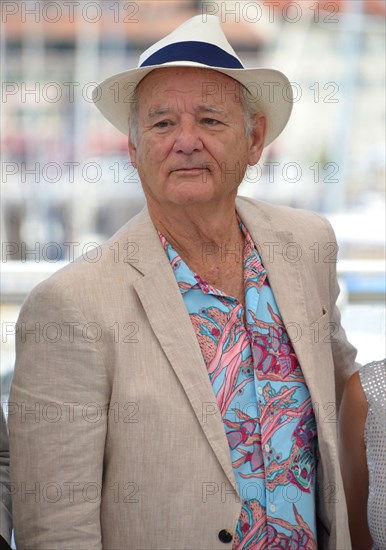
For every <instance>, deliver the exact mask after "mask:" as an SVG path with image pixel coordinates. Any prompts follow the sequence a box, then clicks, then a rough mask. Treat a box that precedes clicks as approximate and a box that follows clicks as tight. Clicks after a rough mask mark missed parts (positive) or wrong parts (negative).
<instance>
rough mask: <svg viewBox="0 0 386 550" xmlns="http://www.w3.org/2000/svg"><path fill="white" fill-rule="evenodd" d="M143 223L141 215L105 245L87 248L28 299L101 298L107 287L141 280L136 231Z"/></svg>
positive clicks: (43, 283) (41, 284) (45, 281)
mask: <svg viewBox="0 0 386 550" xmlns="http://www.w3.org/2000/svg"><path fill="white" fill-rule="evenodd" d="M140 223H141V220H140V217H139V214H138V215H137V216H134V217H133V218H131V219H130V220H129V221H128V222H127V223H126V224H125V225H123V226H122V227H121V228H120V229H118V231H117V232H116V233H115V234H114V235H112V236H111V237H110V238H109V239H108V240H106V241H105V242H104V243H102V244H100V245H99V244H97V243H94V244H95V246H91V245H89V246H86V247H85V248H84V250H85V251H84V252H83V254H82V255H81V256H79V257H77V258H75V259H74V260H72V261H69V263H67V264H66V265H65V266H63V267H61V268H60V269H58V270H57V271H56V272H55V273H53V274H52V275H51V276H50V277H48V278H47V279H45V280H44V281H42V282H41V283H40V284H38V285H37V286H36V287H35V288H34V289H33V290H32V292H31V293H30V295H29V297H28V298H29V299H31V298H32V299H33V298H37V297H39V296H42V295H45V296H46V297H49V296H52V295H55V296H56V295H58V294H61V293H62V294H64V295H67V296H72V297H73V298H74V299H76V298H79V297H80V296H81V295H82V294H85V293H86V294H87V295H90V294H91V293H92V292H95V294H96V295H97V294H98V292H100V291H101V290H102V289H103V287H104V286H106V285H114V284H119V282H122V281H123V280H125V281H130V280H135V279H137V278H140V277H141V275H140V273H139V271H138V270H137V269H136V265H137V262H138V259H137V257H136V255H137V252H138V243H137V242H136V240H135V229H136V228H137V227H138V225H139V224H140Z"/></svg>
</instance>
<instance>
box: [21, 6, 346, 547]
mask: <svg viewBox="0 0 386 550" xmlns="http://www.w3.org/2000/svg"><path fill="white" fill-rule="evenodd" d="M115 84H117V85H116V86H115ZM267 84H269V85H270V86H268V85H267ZM264 85H266V86H264ZM134 89H135V93H134V96H132V95H130V101H131V107H132V108H131V110H130V117H129V121H128V116H129V112H128V111H129V109H128V108H129V106H130V101H128V95H127V94H128V90H130V91H132V90H134ZM117 90H118V91H120V92H121V93H120V94H118V95H117V94H116V91H117ZM267 90H268V91H267ZM269 90H271V92H272V90H273V91H274V94H273V96H272V94H270V93H269ZM289 90H290V87H289V86H288V80H287V79H286V77H284V75H282V74H281V73H278V72H277V71H269V70H263V69H249V70H246V69H243V67H242V65H241V62H240V60H239V59H238V58H237V56H236V54H235V53H234V51H233V49H232V48H231V46H230V45H229V44H228V42H227V41H226V39H225V36H224V35H223V33H222V30H221V28H220V25H219V22H218V20H217V18H215V17H209V18H208V19H207V21H206V22H203V21H202V20H201V18H200V16H198V17H194V18H193V19H191V20H189V21H188V22H186V23H185V24H184V25H182V26H181V27H179V28H178V29H176V30H175V31H174V32H173V33H171V34H170V35H168V36H167V37H166V38H164V39H163V40H161V41H159V42H157V44H155V45H154V46H152V47H151V48H149V50H147V51H146V52H145V53H144V54H143V55H142V57H141V60H140V66H139V68H137V69H134V70H131V71H127V72H126V73H122V74H120V75H115V76H114V77H112V78H110V79H108V80H107V81H105V82H104V83H102V84H101V85H100V86H99V87H98V88H97V89H96V92H95V103H96V105H97V106H98V107H99V109H100V110H101V111H102V113H103V114H104V115H105V116H106V117H107V118H108V119H109V120H110V121H111V122H112V123H113V124H115V126H116V127H117V128H119V129H120V130H122V131H124V132H126V133H128V134H129V152H130V157H131V160H132V162H133V164H134V165H135V166H136V167H137V169H138V173H139V176H140V179H141V182H142V185H143V189H144V192H145V195H146V199H147V207H146V208H145V209H144V210H142V212H141V213H140V214H138V215H137V216H136V217H135V218H133V219H132V220H130V221H129V222H128V223H127V224H126V225H125V226H124V227H123V228H122V229H121V230H120V231H119V232H118V233H117V234H115V235H114V236H113V237H112V238H111V239H110V240H109V241H108V242H107V243H106V244H105V245H103V246H102V247H101V249H100V250H99V251H98V254H97V258H98V261H95V262H90V261H87V258H80V259H78V260H77V261H75V262H74V263H73V264H72V265H70V266H68V267H66V268H65V269H63V270H61V271H60V272H58V273H57V274H55V275H54V276H53V277H51V278H50V279H49V280H48V281H46V282H45V283H43V284H42V285H40V286H38V287H37V288H36V289H35V290H34V291H33V293H32V294H31V296H30V297H29V299H28V300H27V302H26V303H25V304H24V306H23V309H22V312H21V316H20V319H19V322H18V329H19V330H18V344H17V361H16V369H15V376H14V381H13V386H12V391H11V407H12V411H13V414H11V415H10V435H11V476H12V480H13V482H14V484H15V490H14V500H13V505H14V514H15V519H14V521H15V534H16V541H17V544H18V548H19V549H21V550H23V549H27V548H28V549H29V550H32V549H39V550H44V549H47V550H48V549H53V548H55V549H66V550H69V549H77V550H80V549H85V550H86V549H87V550H91V549H93V550H94V549H100V548H104V549H105V550H107V549H132V550H134V549H135V550H138V549H142V550H145V549H146V550H149V549H164V550H166V549H168V550H170V549H175V550H177V549H186V550H193V549H194V550H196V549H206V550H214V549H221V548H226V547H227V545H228V547H232V548H234V549H237V550H241V549H252V548H253V549H261V550H262V549H266V548H289V547H291V548H307V549H315V548H317V547H318V548H326V549H330V550H333V549H334V550H335V549H345V550H346V549H349V548H350V539H349V535H348V528H347V521H346V508H345V500H344V493H343V488H342V482H341V474H340V470H339V465H338V459H337V452H336V425H335V420H336V410H335V405H336V402H337V400H338V401H339V399H340V395H341V391H342V387H343V384H344V382H345V380H346V379H347V377H348V376H349V375H350V374H351V373H352V372H353V371H354V370H355V363H354V357H355V350H354V349H353V348H352V346H351V345H350V344H349V343H348V342H347V340H346V338H345V334H344V331H343V329H342V328H341V326H340V321H339V313H338V311H337V309H336V306H335V302H336V298H337V295H338V286H337V281H336V275H335V264H334V263H333V262H331V261H330V262H329V261H327V260H328V258H320V260H319V261H317V260H316V258H315V255H314V252H315V245H316V244H317V245H318V246H319V247H320V250H326V245H327V243H328V246H331V247H332V248H333V249H334V246H335V239H334V236H333V233H332V230H331V228H330V226H329V224H328V223H327V222H326V221H325V220H324V219H322V218H320V217H319V216H317V215H316V214H313V213H309V212H304V211H295V210H293V209H289V208H284V207H273V206H270V205H268V204H264V203H261V202H257V201H254V200H251V199H246V198H241V197H240V198H237V199H236V195H237V189H238V187H239V185H240V182H241V180H242V178H243V175H244V173H245V170H246V168H247V166H248V165H253V164H256V163H257V162H258V160H259V158H260V155H261V153H262V149H263V147H264V146H266V145H267V144H268V143H270V142H271V141H272V140H273V139H274V138H275V137H276V136H277V135H278V134H279V133H280V132H281V130H282V129H283V128H284V126H285V124H286V122H287V120H288V117H289V115H290V112H291V102H290V101H288V98H290V97H291V96H290V92H289ZM256 91H259V93H256ZM260 91H261V93H260ZM284 92H285V93H284ZM299 251H300V253H299ZM329 251H330V249H329ZM323 260H326V261H323ZM31 327H32V328H33V327H35V329H36V332H35V334H32V335H31V333H30V329H31ZM16 489H17V490H16ZM31 491H34V492H33V493H32V492H31Z"/></svg>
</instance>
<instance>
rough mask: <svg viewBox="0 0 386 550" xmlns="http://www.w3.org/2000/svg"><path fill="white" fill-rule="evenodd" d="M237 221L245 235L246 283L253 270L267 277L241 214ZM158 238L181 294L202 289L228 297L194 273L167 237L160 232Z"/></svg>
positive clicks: (206, 292)
mask: <svg viewBox="0 0 386 550" xmlns="http://www.w3.org/2000/svg"><path fill="white" fill-rule="evenodd" d="M236 215H237V220H238V222H239V225H240V229H241V231H242V232H243V235H244V238H245V240H244V282H245V279H246V278H247V277H248V278H249V277H250V271H251V270H252V271H253V272H254V273H255V274H256V275H258V276H262V275H265V269H264V267H263V265H262V263H261V260H260V256H259V254H258V252H257V249H256V246H255V243H254V242H253V240H252V237H251V235H250V234H249V231H248V229H247V228H246V226H245V225H244V223H243V221H242V220H241V218H240V216H239V214H238V213H237V212H236ZM157 232H158V236H159V238H160V240H161V243H162V246H163V248H164V250H165V252H166V254H167V256H168V259H169V262H170V265H171V267H172V269H173V271H174V275H175V278H176V280H177V283H178V286H179V288H180V291H181V294H182V295H184V294H185V293H186V292H188V291H189V290H191V289H194V288H196V289H198V288H200V289H201V290H202V292H203V293H204V294H214V295H216V296H226V294H224V293H223V292H222V291H221V290H219V289H218V288H215V287H213V286H211V285H210V284H208V283H207V282H206V281H204V279H202V278H201V277H200V275H198V274H197V273H194V272H193V271H192V270H191V269H190V268H189V266H188V265H187V264H186V263H185V262H184V260H183V259H182V258H181V256H180V255H179V254H178V252H176V250H175V249H174V248H173V247H172V245H171V244H170V243H169V241H168V240H167V239H166V237H165V236H164V235H163V234H162V233H161V232H160V231H158V229H157Z"/></svg>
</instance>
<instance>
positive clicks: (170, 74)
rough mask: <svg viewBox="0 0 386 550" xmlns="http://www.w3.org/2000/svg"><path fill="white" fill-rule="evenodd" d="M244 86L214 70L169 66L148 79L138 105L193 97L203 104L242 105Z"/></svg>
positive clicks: (138, 94)
mask: <svg viewBox="0 0 386 550" xmlns="http://www.w3.org/2000/svg"><path fill="white" fill-rule="evenodd" d="M242 93H243V86H242V85H241V84H240V83H239V82H237V81H236V80H234V79H233V78H230V77H229V76H227V75H225V74H223V73H221V72H219V71H214V70H212V69H201V68H197V67H165V68H162V69H155V70H154V71H152V72H151V73H149V74H148V75H146V76H145V78H144V79H143V80H141V82H140V83H139V84H138V86H137V88H136V99H137V102H138V105H139V106H141V105H144V106H145V105H146V106H148V105H149V103H152V102H157V103H162V101H166V102H167V101H169V100H172V99H173V98H175V97H176V96H178V97H180V98H181V97H185V98H187V99H188V98H189V100H190V101H192V102H196V103H199V104H214V105H223V106H224V107H226V106H227V105H228V106H231V105H234V104H240V101H241V96H242Z"/></svg>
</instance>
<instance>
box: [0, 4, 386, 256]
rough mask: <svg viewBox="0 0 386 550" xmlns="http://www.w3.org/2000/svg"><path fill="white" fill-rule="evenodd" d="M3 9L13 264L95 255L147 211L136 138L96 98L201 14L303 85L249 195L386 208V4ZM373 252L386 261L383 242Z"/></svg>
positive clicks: (8, 231)
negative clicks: (133, 145)
mask: <svg viewBox="0 0 386 550" xmlns="http://www.w3.org/2000/svg"><path fill="white" fill-rule="evenodd" d="M1 7H2V22H3V24H2V38H1V39H2V46H3V47H2V51H3V58H2V66H3V85H2V111H3V116H2V132H1V149H2V152H3V168H2V199H3V204H2V214H3V216H2V217H3V227H2V229H3V234H4V237H3V240H4V241H6V242H11V243H16V244H15V246H11V247H9V246H8V248H6V252H7V254H6V260H8V259H14V260H20V259H27V260H33V259H34V258H35V257H38V258H40V259H43V260H52V258H56V256H57V253H58V252H57V250H56V249H55V247H46V249H45V251H44V252H43V248H44V244H45V243H50V242H55V243H59V245H60V247H61V250H62V258H61V259H66V258H67V259H68V258H69V247H68V246H67V247H66V246H64V243H66V242H79V243H80V244H79V247H77V252H81V250H82V246H81V245H83V243H87V242H100V241H101V240H104V239H105V238H106V237H108V236H109V235H111V234H112V233H113V232H114V231H115V230H116V229H117V228H118V227H119V226H120V225H122V224H123V223H124V222H125V221H126V220H127V219H129V218H130V217H131V216H132V215H134V214H135V213H136V212H137V211H138V210H139V209H140V208H141V206H142V205H143V203H144V197H143V194H142V191H141V186H140V184H139V182H138V179H137V175H136V173H135V171H134V170H133V168H132V166H131V164H130V162H129V158H128V157H127V139H126V137H125V136H123V135H121V134H120V133H119V132H118V131H117V130H116V129H115V128H113V127H112V126H111V125H110V124H109V123H108V122H107V121H105V120H104V119H103V118H102V117H101V115H100V113H99V112H98V111H97V109H96V108H95V106H94V105H93V104H92V103H91V101H90V99H91V93H92V89H93V87H94V86H95V84H96V82H97V81H100V80H102V79H104V78H105V77H107V76H109V75H111V74H113V73H114V72H120V71H123V70H125V69H127V68H129V67H134V66H136V65H137V62H138V56H139V54H140V52H142V51H143V50H144V49H145V48H146V47H147V46H148V45H150V44H151V43H153V42H154V41H155V40H157V39H159V38H160V37H162V36H164V35H165V34H167V33H168V32H170V31H171V30H172V29H173V28H175V27H176V26H177V25H178V24H180V23H181V22H183V21H184V20H186V19H187V18H189V17H191V16H192V15H195V14H202V16H203V17H205V16H206V15H208V14H214V15H218V16H219V17H220V19H221V21H222V24H223V27H224V30H225V33H226V34H227V36H228V38H229V40H230V41H231V43H232V44H233V45H234V46H235V49H236V51H237V52H238V54H239V55H240V57H241V58H242V59H243V61H244V63H245V65H246V66H259V65H261V66H271V67H274V68H278V69H279V70H282V71H283V72H285V73H286V74H287V75H288V76H289V78H290V80H291V82H292V85H293V88H294V92H295V103H294V111H293V115H292V118H291V121H290V123H289V125H288V127H287V129H286V130H285V132H284V133H283V135H282V136H281V137H280V138H279V140H277V141H276V142H275V143H274V144H273V145H272V146H270V147H269V148H268V149H267V150H266V152H265V155H264V157H263V158H262V160H261V162H260V164H259V166H258V167H257V168H253V169H251V170H250V171H249V172H248V174H247V176H246V179H245V182H244V184H243V185H242V187H241V192H242V193H243V194H248V195H251V196H254V197H256V198H263V199H266V200H270V201H272V202H280V203H286V204H290V205H293V206H299V207H305V208H311V209H314V210H319V211H322V212H327V213H328V212H333V211H340V210H344V209H347V208H357V207H360V208H361V210H362V211H366V210H368V209H370V210H371V208H373V203H374V201H375V202H378V203H379V201H382V200H383V199H382V196H383V189H384V187H383V186H384V177H385V168H384V146H385V135H384V120H385V101H384V82H385V79H384V77H385V68H384V67H385V56H384V46H385V15H386V7H385V2H384V1H383V0H339V1H338V0H336V1H329V2H327V1H324V0H323V1H320V2H315V1H310V0H298V1H288V0H280V1H279V0H275V1H274V0H264V1H256V2H251V1H248V2H247V1H237V2H232V1H227V2H224V1H202V2H200V1H189V0H184V1H177V0H175V1H170V0H169V1H162V0H158V1H157V2H154V1H144V0H141V1H140V2H117V1H110V0H103V1H99V2H88V1H87V0H86V1H85V2H82V3H79V2H73V3H72V2H45V1H40V2H36V1H27V2H21V3H15V2H3V3H2V6H1ZM37 243H38V244H37ZM369 246H370V249H371V251H370V253H369V255H370V256H372V255H374V254H375V255H376V256H379V254H380V252H379V250H378V249H379V245H378V243H376V244H375V246H372V245H371V243H369ZM351 248H352V247H346V250H347V251H350V255H352V254H354V256H355V250H354V253H353V252H352V250H351ZM354 248H355V247H354ZM365 248H366V247H365ZM362 249H363V246H362ZM29 251H30V252H29ZM34 251H35V252H36V254H35V253H34ZM2 253H3V255H2V257H3V258H4V247H3V251H2ZM362 253H364V254H365V255H366V253H365V252H364V251H363V250H361V254H362Z"/></svg>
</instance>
